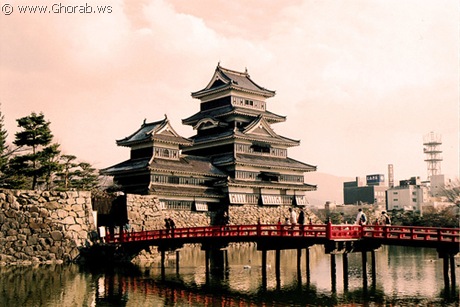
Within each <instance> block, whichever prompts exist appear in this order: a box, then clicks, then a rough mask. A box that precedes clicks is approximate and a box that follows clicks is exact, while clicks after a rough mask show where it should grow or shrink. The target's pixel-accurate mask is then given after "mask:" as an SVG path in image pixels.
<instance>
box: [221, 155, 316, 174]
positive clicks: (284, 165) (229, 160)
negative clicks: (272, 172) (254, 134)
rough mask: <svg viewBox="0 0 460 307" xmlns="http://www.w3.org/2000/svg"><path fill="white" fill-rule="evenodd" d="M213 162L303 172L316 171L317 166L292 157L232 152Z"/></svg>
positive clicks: (222, 164)
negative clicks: (233, 153)
mask: <svg viewBox="0 0 460 307" xmlns="http://www.w3.org/2000/svg"><path fill="white" fill-rule="evenodd" d="M213 163H214V164H215V165H218V166H224V165H231V164H237V165H246V166H254V167H264V168H270V169H286V170H301V171H303V172H314V171H316V166H313V165H310V164H306V163H303V162H300V161H297V160H294V159H292V158H289V157H288V158H275V157H271V156H260V155H249V154H236V155H235V157H233V155H232V154H227V155H221V156H219V157H215V158H214V159H213Z"/></svg>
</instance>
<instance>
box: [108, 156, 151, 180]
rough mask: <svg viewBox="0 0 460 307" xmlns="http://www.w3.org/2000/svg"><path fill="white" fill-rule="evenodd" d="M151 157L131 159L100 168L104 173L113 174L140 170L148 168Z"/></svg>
mask: <svg viewBox="0 0 460 307" xmlns="http://www.w3.org/2000/svg"><path fill="white" fill-rule="evenodd" d="M149 162H150V158H142V159H129V160H126V161H123V162H121V163H118V164H115V165H113V166H110V167H107V168H104V169H101V170H100V173H101V174H103V175H108V176H113V175H115V174H119V173H126V172H135V171H139V170H143V169H144V170H146V171H147V170H148V166H149Z"/></svg>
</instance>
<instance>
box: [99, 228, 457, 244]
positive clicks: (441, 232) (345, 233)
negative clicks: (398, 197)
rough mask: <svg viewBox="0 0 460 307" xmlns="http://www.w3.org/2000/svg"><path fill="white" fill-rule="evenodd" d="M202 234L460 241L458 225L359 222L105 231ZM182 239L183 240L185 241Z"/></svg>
mask: <svg viewBox="0 0 460 307" xmlns="http://www.w3.org/2000/svg"><path fill="white" fill-rule="evenodd" d="M206 237H210V238H211V237H212V238H217V237H227V238H235V239H236V238H239V239H246V240H247V239H250V238H262V237H298V238H322V239H327V240H335V241H341V240H343V241H351V240H359V239H377V240H378V239H382V240H383V239H387V240H401V241H402V240H406V241H407V240H410V241H425V242H433V241H437V242H445V243H460V229H459V228H434V227H414V226H376V225H369V226H367V225H366V226H360V225H332V224H320V225H296V226H291V225H260V224H258V225H228V226H205V227H192V228H176V229H174V230H169V231H168V230H166V229H158V230H149V231H137V232H129V233H121V234H108V235H107V236H106V237H105V242H107V243H125V242H142V241H158V240H170V239H191V238H193V239H196V238H206ZM185 241H186V240H185Z"/></svg>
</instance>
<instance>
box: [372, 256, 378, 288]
mask: <svg viewBox="0 0 460 307" xmlns="http://www.w3.org/2000/svg"><path fill="white" fill-rule="evenodd" d="M371 266H372V287H375V286H376V283H377V273H376V271H377V269H376V265H375V250H371Z"/></svg>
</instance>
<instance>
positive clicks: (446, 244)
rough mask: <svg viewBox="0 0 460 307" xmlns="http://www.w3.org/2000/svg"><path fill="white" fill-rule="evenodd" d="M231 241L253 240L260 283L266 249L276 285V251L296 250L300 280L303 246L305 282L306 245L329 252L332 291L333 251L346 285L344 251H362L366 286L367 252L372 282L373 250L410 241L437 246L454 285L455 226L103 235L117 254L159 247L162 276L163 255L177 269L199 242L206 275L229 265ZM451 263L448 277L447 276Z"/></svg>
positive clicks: (448, 282)
mask: <svg viewBox="0 0 460 307" xmlns="http://www.w3.org/2000/svg"><path fill="white" fill-rule="evenodd" d="M232 242H254V243H256V245H257V249H258V250H259V251H260V252H261V253H262V255H261V258H262V265H261V269H262V288H266V283H267V278H266V276H267V273H266V268H267V261H266V259H267V252H268V251H274V252H275V272H276V281H277V288H279V284H280V270H281V265H280V263H281V257H280V255H281V250H286V249H295V250H297V257H296V259H297V272H298V274H297V275H298V280H299V281H300V284H301V276H302V265H301V259H302V250H304V251H305V254H306V255H305V259H306V262H305V270H306V279H307V283H309V276H310V261H309V248H310V247H311V246H314V245H323V246H324V248H325V252H326V253H327V254H329V255H330V266H331V270H330V271H331V285H332V291H333V292H335V291H336V255H338V254H340V255H342V264H343V278H344V281H343V284H344V286H345V287H347V286H348V275H349V274H348V255H349V254H350V253H355V252H359V253H361V256H362V268H363V269H362V280H363V288H364V289H367V287H368V275H367V269H366V268H367V265H368V263H367V262H368V260H367V256H368V253H370V255H371V278H372V284H373V285H375V278H376V274H375V251H376V250H377V249H378V248H380V247H381V246H382V245H398V246H414V247H429V248H436V250H437V252H438V255H439V257H440V258H442V259H443V268H444V274H443V276H444V283H445V288H446V289H447V290H448V289H449V288H451V289H452V291H455V289H456V275H455V261H454V256H455V254H457V253H458V252H459V248H460V246H459V243H460V231H459V229H458V228H433V227H408V226H378V225H365V226H359V225H332V224H331V223H328V224H325V225H324V224H322V225H296V226H290V225H280V224H278V225H260V224H258V225H232V226H225V227H224V226H209V227H193V228H178V229H175V230H174V231H167V230H152V231H141V232H132V233H123V232H122V233H121V234H118V235H110V234H109V235H108V236H107V237H106V244H109V245H112V246H113V247H114V248H115V249H117V252H118V253H124V254H131V255H136V254H137V253H138V252H139V251H141V250H142V249H145V248H147V247H149V246H158V250H159V251H160V253H161V276H162V277H164V275H165V265H164V263H165V255H166V252H168V251H176V258H177V259H176V271H177V272H179V270H180V253H179V251H178V249H179V248H181V247H182V246H183V245H184V244H187V243H199V244H201V247H202V249H203V250H204V251H205V268H206V276H209V273H210V269H219V268H221V269H223V270H224V271H225V268H226V266H228V261H227V259H228V255H227V252H226V250H225V247H226V246H228V244H229V243H232ZM449 268H450V276H449Z"/></svg>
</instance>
